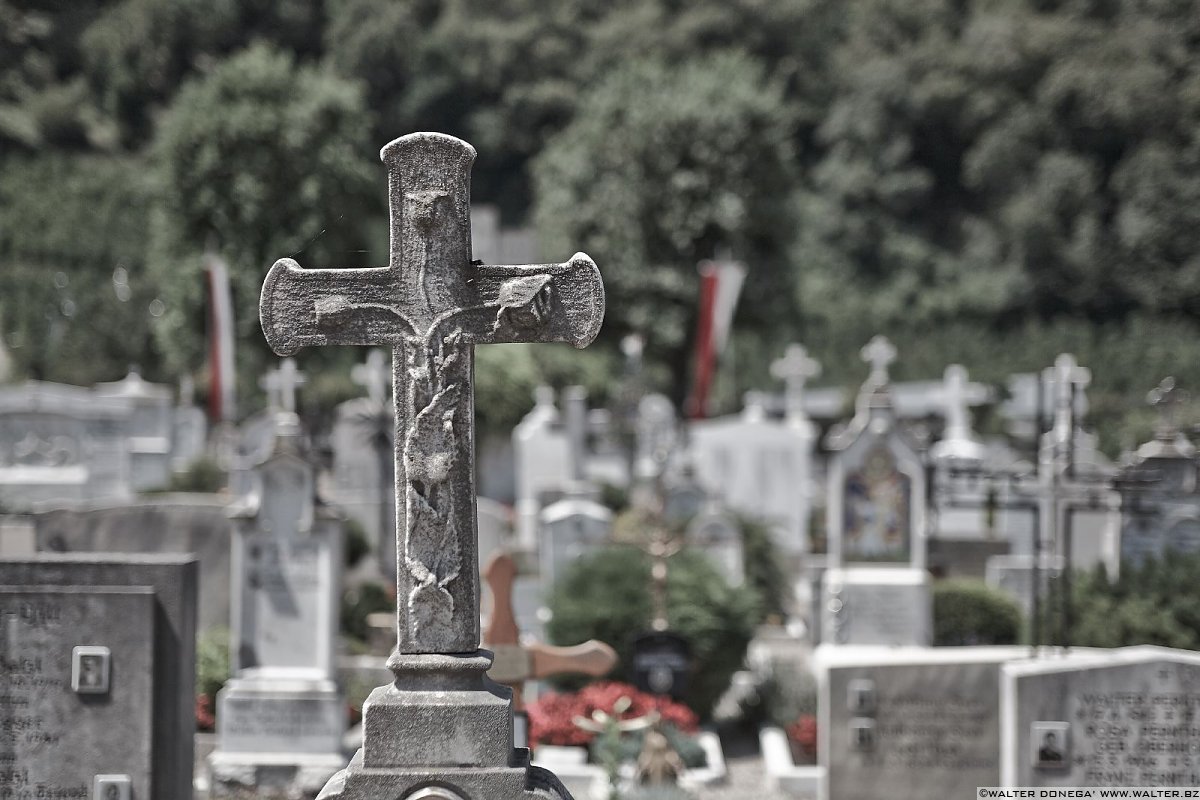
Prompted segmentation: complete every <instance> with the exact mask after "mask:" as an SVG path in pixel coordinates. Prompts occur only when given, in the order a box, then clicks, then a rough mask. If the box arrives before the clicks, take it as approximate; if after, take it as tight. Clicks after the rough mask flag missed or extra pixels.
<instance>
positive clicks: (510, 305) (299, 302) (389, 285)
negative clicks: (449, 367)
mask: <svg viewBox="0 0 1200 800" xmlns="http://www.w3.org/2000/svg"><path fill="white" fill-rule="evenodd" d="M463 273H464V276H463V280H462V284H463V289H462V291H461V293H460V294H461V295H462V296H461V297H460V298H459V299H460V304H459V305H454V306H451V307H449V308H446V309H445V310H444V311H443V312H442V313H441V314H438V315H437V316H435V317H434V318H433V319H431V320H429V322H428V325H427V327H424V329H422V326H421V325H420V324H419V322H418V321H416V320H413V319H411V318H410V316H409V315H408V314H407V313H406V310H405V304H404V303H402V302H400V298H401V297H403V294H404V289H405V274H404V270H402V269H397V268H393V267H369V268H364V269H303V268H302V267H301V266H300V265H299V264H297V263H296V262H295V261H293V260H292V259H290V258H282V259H280V260H279V261H276V262H275V264H274V266H272V267H271V271H270V272H269V273H267V278H266V281H265V282H264V284H263V292H262V301H261V304H260V307H259V314H260V316H261V318H262V326H263V332H264V333H265V334H266V337H267V343H268V344H270V345H271V349H272V350H274V351H275V352H276V353H280V354H282V355H287V354H291V353H294V352H296V351H297V350H299V349H300V348H302V347H307V346H314V345H315V346H321V345H335V344H349V345H379V344H386V345H392V346H398V345H400V344H401V343H402V342H403V341H404V339H405V338H406V337H408V336H422V337H427V336H432V335H433V334H434V333H436V332H437V331H438V330H439V329H440V330H442V331H443V332H445V333H448V332H449V331H451V330H453V329H458V330H460V331H461V332H462V343H463V344H497V343H513V342H566V343H568V344H571V345H574V346H575V347H580V348H582V347H586V346H587V345H588V344H589V343H590V342H591V341H592V340H593V339H594V338H595V337H596V334H597V333H598V332H599V331H600V324H601V322H603V320H604V287H603V284H602V283H601V281H600V271H599V269H597V267H596V264H595V262H594V261H592V259H591V258H589V257H588V256H586V255H584V254H583V253H576V254H575V255H574V256H572V257H571V260H570V261H567V262H565V263H562V264H540V265H530V266H488V265H484V264H471V265H470V266H467V267H466V268H465V269H464V270H463Z"/></svg>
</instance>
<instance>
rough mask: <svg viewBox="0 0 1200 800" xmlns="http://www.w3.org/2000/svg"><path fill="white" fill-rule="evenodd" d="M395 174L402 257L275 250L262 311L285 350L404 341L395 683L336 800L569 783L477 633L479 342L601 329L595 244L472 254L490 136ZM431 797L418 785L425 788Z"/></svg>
mask: <svg viewBox="0 0 1200 800" xmlns="http://www.w3.org/2000/svg"><path fill="white" fill-rule="evenodd" d="M380 157H381V158H382V160H383V162H384V164H385V165H386V167H387V170H388V187H389V200H390V207H391V219H390V227H391V248H390V259H389V265H388V266H387V267H381V268H363V269H343V270H331V269H314V270H306V269H301V268H300V266H299V265H298V264H296V262H294V261H292V260H291V259H282V260H280V261H278V262H276V263H275V265H274V266H273V267H272V268H271V271H270V273H269V274H268V275H267V278H266V281H265V283H264V284H263V292H262V299H261V303H260V317H261V321H262V326H263V331H264V333H265V334H266V337H267V341H268V342H269V343H270V345H271V347H272V348H273V349H274V350H275V351H276V352H277V353H279V354H281V355H286V354H290V353H292V352H295V351H296V350H298V349H299V348H301V347H304V346H310V345H318V346H319V345H333V344H352V345H390V346H391V347H392V364H393V386H394V398H395V405H396V415H395V420H396V436H395V441H396V458H395V474H396V493H397V586H396V596H397V629H398V637H397V639H398V645H397V650H396V652H395V653H393V654H392V656H391V658H390V659H389V660H388V666H389V668H390V669H391V670H392V671H393V672H394V673H395V675H396V681H395V683H394V684H392V685H390V686H384V687H379V688H378V689H376V690H375V691H374V692H372V694H371V696H370V698H368V700H367V703H366V704H365V705H364V721H363V747H362V749H361V750H360V751H359V753H358V754H357V755H356V756H355V758H354V760H353V761H352V762H351V764H350V766H349V767H348V768H347V769H346V770H344V771H343V772H341V773H338V774H337V775H335V776H334V777H333V778H332V779H330V782H329V784H328V786H327V787H326V789H325V790H324V792H323V793H322V795H321V796H322V797H324V798H335V797H339V798H383V797H388V798H394V797H415V796H417V795H418V794H421V793H425V794H426V795H427V794H428V792H429V789H428V787H429V786H430V785H431V784H434V783H436V784H437V785H438V788H437V789H436V790H433V791H434V796H437V795H438V794H444V795H446V796H455V794H456V793H458V794H462V795H464V796H466V797H472V798H482V797H489V798H497V800H499V799H500V798H517V797H522V798H528V797H533V796H543V797H544V796H546V795H547V794H549V795H550V796H560V797H561V796H566V792H565V790H564V789H563V788H562V786H561V784H560V783H559V782H558V781H557V780H556V779H555V778H554V777H553V776H552V775H550V774H549V773H547V772H545V771H542V770H538V769H536V768H530V767H529V766H528V752H527V751H524V750H522V751H514V749H513V740H512V724H513V723H512V699H511V692H507V691H505V690H502V689H501V688H500V687H498V686H497V685H496V684H493V683H491V682H489V681H487V679H486V677H485V675H484V672H485V670H486V669H487V668H488V666H489V664H490V663H491V658H490V655H489V654H487V653H486V651H480V650H479V649H478V646H479V633H480V630H479V583H478V561H477V558H478V539H477V535H476V529H475V526H476V509H475V499H476V498H475V488H474V409H473V398H472V372H473V360H474V346H475V345H480V344H493V343H503V342H554V341H557V342H568V343H571V344H573V345H575V346H577V347H583V346H586V345H587V344H588V343H589V342H591V340H592V339H593V338H595V336H596V334H597V333H598V331H599V328H600V324H601V322H602V320H603V315H604V289H603V284H602V283H601V280H600V275H599V271H598V270H597V269H596V265H595V264H594V263H593V262H592V260H591V259H590V258H588V257H587V256H586V255H584V254H582V253H577V254H576V255H575V256H574V257H573V258H572V259H571V260H570V261H568V262H565V263H561V264H545V265H535V266H491V265H485V264H480V263H476V262H473V261H472V260H471V238H470V191H469V185H470V167H471V164H472V162H473V161H474V158H475V151H474V149H473V148H472V147H471V146H470V145H468V144H466V143H465V142H462V141H460V140H458V139H455V138H453V137H450V136H445V135H443V134H435V133H416V134H410V135H408V136H404V137H401V138H400V139H397V140H395V141H393V142H392V143H390V144H388V145H387V146H386V147H384V148H383V150H382V151H381V153H380ZM414 792H415V793H417V794H414Z"/></svg>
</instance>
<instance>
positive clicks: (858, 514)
mask: <svg viewBox="0 0 1200 800" xmlns="http://www.w3.org/2000/svg"><path fill="white" fill-rule="evenodd" d="M862 357H863V360H864V361H866V362H868V363H869V364H870V365H871V373H870V376H869V377H868V378H867V382H866V383H865V384H863V387H862V390H861V391H860V393H859V396H858V403H857V411H856V413H855V416H854V419H853V420H851V422H850V424H849V425H848V426H847V428H846V429H845V430H844V431H842V432H841V433H840V434H838V435H836V436H833V437H831V441H830V442H829V446H830V449H831V450H832V451H833V456H832V463H831V465H830V469H829V501H828V509H829V564H830V567H829V569H828V570H827V571H826V572H825V575H824V589H823V598H824V604H823V622H822V634H821V640H822V641H824V642H830V643H834V644H891V645H929V644H932V636H933V622H932V601H931V595H930V591H931V590H930V577H929V573H928V572H926V570H925V471H924V467H923V465H922V463H921V458H920V456H919V455H918V454H917V451H916V449H915V447H914V446H913V445H912V443H911V442H909V440H908V437H907V436H906V435H905V434H904V432H903V431H902V430H901V429H900V427H899V426H898V425H897V421H896V415H895V412H894V409H893V407H892V399H891V393H890V390H889V377H888V366H889V365H890V364H891V363H892V361H894V360H895V358H896V350H895V348H894V347H892V345H891V343H890V342H888V340H887V339H885V338H883V337H882V336H876V337H875V338H874V339H872V340H871V341H870V343H868V344H867V345H866V346H865V347H864V348H863V350H862ZM884 615H885V616H884Z"/></svg>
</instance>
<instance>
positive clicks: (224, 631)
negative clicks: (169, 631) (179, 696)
mask: <svg viewBox="0 0 1200 800" xmlns="http://www.w3.org/2000/svg"><path fill="white" fill-rule="evenodd" d="M229 672H230V655H229V629H228V628H223V627H218V628H209V629H208V630H206V631H203V632H202V633H200V635H198V636H197V637H196V701H197V702H196V709H197V717H198V719H197V723H198V724H199V725H200V726H201V727H211V725H212V723H213V722H215V719H216V717H215V714H216V708H217V692H219V691H221V688H222V687H223V686H224V685H225V682H226V681H228V680H229ZM202 709H203V710H204V712H205V714H204V717H205V718H203V719H202V718H200V717H201V714H200V712H201V710H202Z"/></svg>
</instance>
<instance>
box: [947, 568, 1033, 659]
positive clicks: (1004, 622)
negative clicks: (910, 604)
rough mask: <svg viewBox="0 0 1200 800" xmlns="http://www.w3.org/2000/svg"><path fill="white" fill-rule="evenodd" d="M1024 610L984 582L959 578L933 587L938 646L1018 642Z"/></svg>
mask: <svg viewBox="0 0 1200 800" xmlns="http://www.w3.org/2000/svg"><path fill="white" fill-rule="evenodd" d="M1020 631H1021V609H1020V607H1019V606H1018V605H1017V604H1016V602H1014V601H1013V600H1012V599H1011V598H1009V597H1008V595H1006V594H1004V593H1003V592H1001V591H998V590H996V589H992V588H991V587H989V586H987V585H986V584H984V583H983V582H982V581H977V580H966V579H956V580H947V581H941V582H939V583H937V584H935V585H934V587H933V643H934V645H935V646H960V645H991V644H1016V643H1017V639H1018V637H1019V635H1020Z"/></svg>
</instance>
